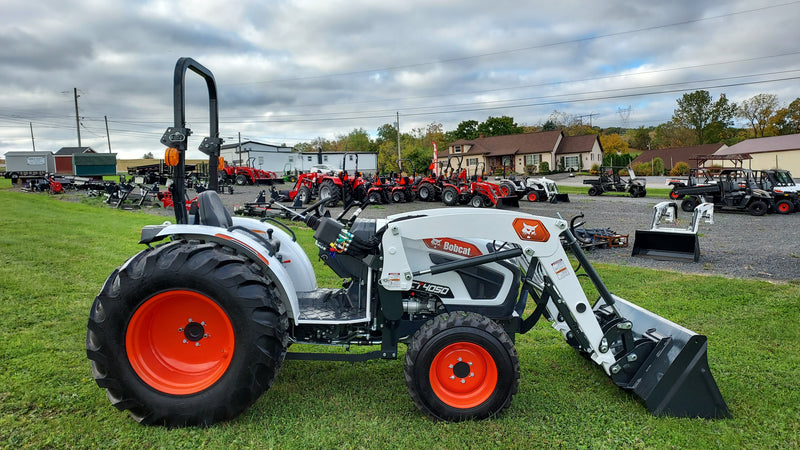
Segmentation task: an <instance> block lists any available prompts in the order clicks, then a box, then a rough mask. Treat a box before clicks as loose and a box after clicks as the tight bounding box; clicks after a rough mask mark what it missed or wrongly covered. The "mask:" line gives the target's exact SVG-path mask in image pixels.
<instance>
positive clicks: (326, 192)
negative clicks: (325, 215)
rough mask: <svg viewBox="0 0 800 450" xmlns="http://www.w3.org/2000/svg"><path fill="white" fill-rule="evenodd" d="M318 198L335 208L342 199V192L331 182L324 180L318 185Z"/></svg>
mask: <svg viewBox="0 0 800 450" xmlns="http://www.w3.org/2000/svg"><path fill="white" fill-rule="evenodd" d="M319 198H320V200H322V199H323V198H327V199H328V205H330V206H335V205H336V204H338V203H339V200H341V199H342V190H341V189H339V187H338V186H336V184H335V183H334V182H333V181H331V180H325V181H323V182H322V183H321V184H320V185H319Z"/></svg>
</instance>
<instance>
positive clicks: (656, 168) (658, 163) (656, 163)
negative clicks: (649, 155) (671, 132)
mask: <svg viewBox="0 0 800 450" xmlns="http://www.w3.org/2000/svg"><path fill="white" fill-rule="evenodd" d="M650 165H651V166H652V167H653V175H664V170H666V167H664V160H663V159H661V158H659V157H655V158H653V162H652V163H650Z"/></svg>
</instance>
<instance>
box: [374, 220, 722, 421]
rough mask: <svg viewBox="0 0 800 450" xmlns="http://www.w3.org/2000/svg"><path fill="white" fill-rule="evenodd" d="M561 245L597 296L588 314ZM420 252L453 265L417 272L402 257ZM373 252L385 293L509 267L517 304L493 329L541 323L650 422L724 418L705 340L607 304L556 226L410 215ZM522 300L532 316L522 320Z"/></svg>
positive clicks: (609, 297) (614, 302)
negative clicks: (427, 278)
mask: <svg viewBox="0 0 800 450" xmlns="http://www.w3.org/2000/svg"><path fill="white" fill-rule="evenodd" d="M562 240H563V243H564V245H566V247H567V248H569V249H570V251H571V253H572V254H573V256H574V257H575V258H576V259H577V260H578V262H579V263H580V266H582V267H583V270H584V271H585V272H586V275H587V276H588V277H589V279H590V280H591V282H592V283H593V284H594V287H595V289H596V290H597V292H598V294H599V297H598V299H597V301H595V302H594V304H593V305H592V304H591V303H590V302H589V300H588V299H587V297H586V294H585V293H584V290H583V287H582V286H581V284H580V283H579V282H578V276H577V274H576V273H575V270H573V268H572V264H571V262H570V260H569V258H568V257H567V253H566V252H565V251H564V246H563V245H562ZM420 242H424V243H425V245H428V246H429V247H430V246H431V245H432V244H433V243H436V245H435V246H436V248H437V249H444V251H448V252H450V253H452V254H454V255H457V256H461V258H458V259H456V260H455V261H452V262H451V261H448V262H444V263H435V264H432V265H429V267H422V268H420V265H421V264H422V265H425V264H428V263H426V262H425V263H423V262H420V261H419V258H418V257H415V259H413V260H410V259H409V256H408V255H409V254H414V255H417V254H418V253H414V251H413V249H414V248H415V247H419V243H420ZM481 242H482V243H483V244H485V245H484V246H485V247H486V248H488V249H489V252H488V253H487V254H480V255H476V256H473V253H478V252H474V251H473V250H478V247H477V246H474V247H472V246H471V245H472V244H471V243H481ZM446 245H449V247H448V248H445V246H446ZM382 247H383V249H382V250H383V252H382V253H383V258H384V259H383V266H382V268H381V273H380V276H379V279H378V283H379V284H380V285H381V287H382V288H383V289H385V290H387V291H409V290H410V289H411V288H412V285H413V283H414V282H415V279H416V278H417V277H419V276H421V275H423V274H425V273H430V274H435V273H446V272H447V271H448V270H457V269H458V268H462V267H468V266H473V265H481V264H493V263H494V262H495V261H498V260H507V261H513V262H514V263H515V264H516V265H517V267H518V268H519V269H520V270H521V271H522V272H524V276H523V277H522V278H521V280H520V285H519V287H518V288H517V289H518V291H519V298H518V300H517V304H516V305H515V307H514V308H513V313H512V317H496V316H495V317H492V318H493V319H495V320H497V321H500V322H505V323H508V324H512V325H511V327H510V328H511V331H512V332H518V333H524V332H527V331H528V330H530V328H531V327H532V326H533V325H534V324H535V323H536V320H537V319H538V317H539V316H540V315H543V316H545V317H546V318H547V319H548V320H550V322H551V323H552V326H553V327H554V328H555V329H556V330H558V331H560V332H561V334H562V335H563V337H564V338H565V340H566V341H567V343H568V344H570V345H571V346H572V347H573V348H575V349H576V350H578V351H579V352H581V353H583V354H585V355H586V356H587V357H588V358H590V359H591V360H592V361H594V362H595V363H596V364H598V365H599V366H601V367H602V368H603V370H604V371H605V373H606V374H607V375H608V376H609V377H610V378H611V379H612V381H613V382H614V383H615V384H616V385H617V386H619V387H620V388H622V389H625V390H626V391H628V392H630V393H632V394H634V395H636V396H638V397H639V398H640V399H641V400H642V401H643V402H644V403H645V405H646V406H647V408H648V409H649V410H650V411H651V412H652V413H653V414H655V415H662V414H664V415H672V416H678V417H704V418H721V417H728V416H729V415H730V412H729V410H728V407H727V405H726V404H725V401H724V399H723V398H722V395H721V394H720V392H719V388H718V387H717V385H716V382H715V381H714V378H713V376H712V375H711V371H710V369H709V367H708V361H707V344H706V341H707V339H706V337H705V336H703V335H700V334H697V333H694V332H692V331H690V330H687V329H686V328H684V327H681V326H680V325H678V324H675V323H673V322H671V321H669V320H667V319H665V318H663V317H661V316H659V315H657V314H655V313H653V312H651V311H648V310H646V309H644V308H641V307H639V306H637V305H635V304H633V303H631V302H628V301H627V300H625V299H622V298H619V297H617V296H615V295H613V294H611V293H610V292H609V291H608V289H607V288H606V286H605V285H604V284H603V282H602V280H601V279H600V276H599V274H598V273H597V272H596V271H595V270H594V268H593V267H592V265H591V264H590V263H589V260H588V259H587V257H586V255H585V254H584V253H583V251H582V250H581V248H580V245H579V244H578V242H577V241H576V240H575V238H574V236H572V233H571V232H570V231H569V228H568V226H567V222H566V221H564V220H561V219H555V218H549V217H541V216H532V215H529V214H525V213H520V212H514V211H498V210H475V209H466V208H448V209H432V210H425V211H418V212H416V213H411V214H404V215H394V216H389V217H388V218H387V228H386V231H385V233H384V234H383V237H382ZM465 257H466V258H465ZM528 296H530V297H531V298H533V300H534V302H535V304H536V308H535V310H534V312H533V314H531V315H530V316H528V318H524V319H523V318H522V317H521V316H522V314H523V312H524V309H525V306H526V300H527V298H528ZM456 306H457V305H456Z"/></svg>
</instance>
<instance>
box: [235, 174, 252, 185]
mask: <svg viewBox="0 0 800 450" xmlns="http://www.w3.org/2000/svg"><path fill="white" fill-rule="evenodd" d="M236 184H237V185H239V186H244V185H246V184H250V180H248V179H247V177H246V176H245V175H242V174H239V175H236Z"/></svg>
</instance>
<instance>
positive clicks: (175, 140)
mask: <svg viewBox="0 0 800 450" xmlns="http://www.w3.org/2000/svg"><path fill="white" fill-rule="evenodd" d="M186 69H190V70H191V71H192V72H194V73H196V74H198V75H200V76H201V77H203V79H204V80H206V86H208V110H209V119H208V123H209V131H208V137H207V138H206V139H204V140H203V143H202V144H201V146H200V150H201V151H202V152H203V153H206V154H207V155H208V177H209V179H208V188H209V189H212V190H214V191H216V190H217V187H218V184H217V165H218V163H219V146H220V145H221V144H222V140H221V139H220V138H219V115H218V112H217V85H216V83H215V82H214V75H213V74H212V73H211V71H210V70H208V69H206V68H205V67H203V66H202V65H201V64H200V63H198V62H197V61H195V60H193V59H192V58H180V59H178V62H177V63H176V64H175V76H174V79H173V83H174V90H173V106H174V126H173V127H170V128H167V131H166V132H165V133H164V136H163V137H162V138H161V143H162V144H164V145H166V146H167V147H175V148H177V149H178V154H179V158H178V165H177V166H175V173H174V178H175V179H174V183H173V189H172V197H173V202H174V205H175V206H174V209H175V220H176V222H177V223H182V224H185V223H187V222H188V217H187V213H186V207H185V203H184V202H185V196H186V188H185V185H186V149H187V140H188V138H189V135H190V134H191V130H189V129H187V128H186V88H185V87H186V83H185V75H186Z"/></svg>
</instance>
